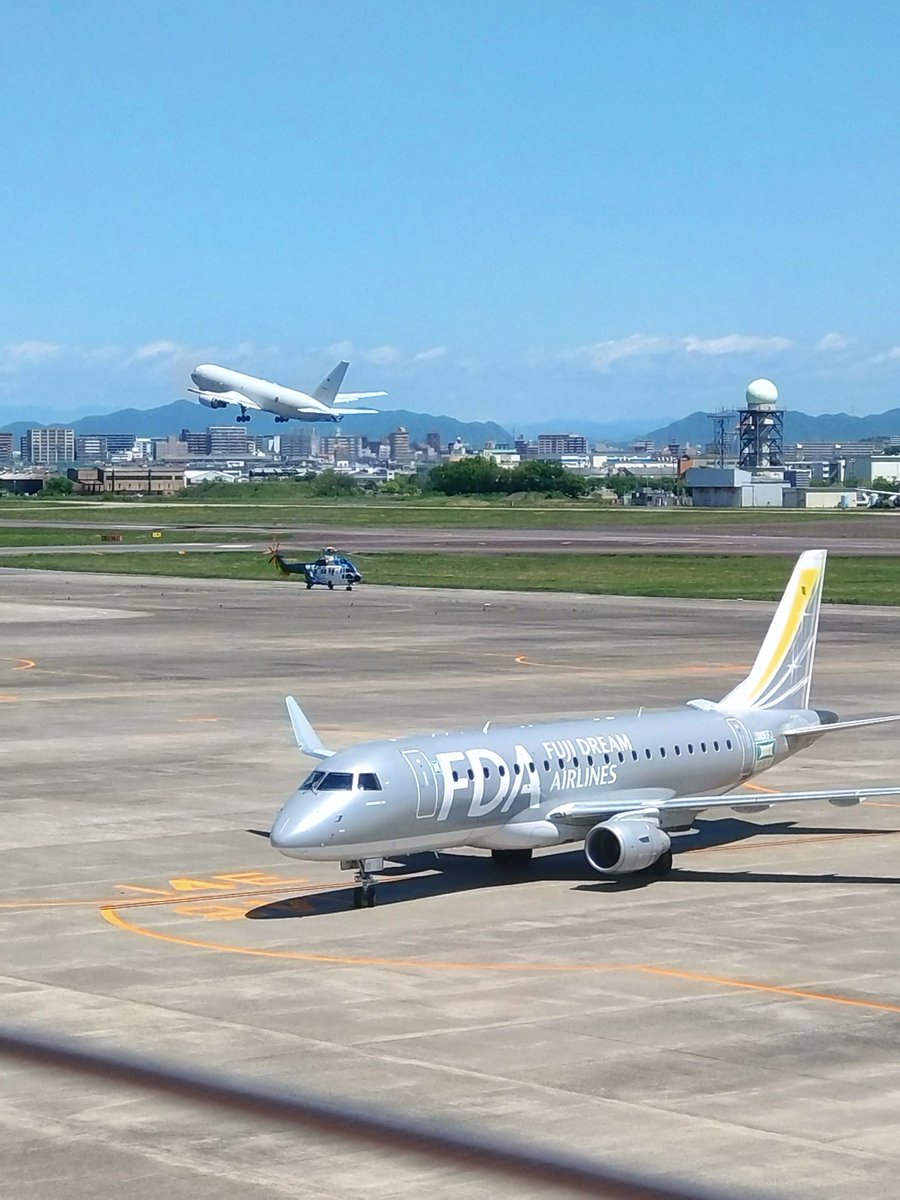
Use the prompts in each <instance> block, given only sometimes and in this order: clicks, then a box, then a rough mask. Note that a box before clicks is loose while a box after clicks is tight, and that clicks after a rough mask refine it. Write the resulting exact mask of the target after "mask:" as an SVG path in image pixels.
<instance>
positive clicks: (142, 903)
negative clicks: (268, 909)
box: [0, 871, 333, 909]
mask: <svg viewBox="0 0 900 1200" xmlns="http://www.w3.org/2000/svg"><path fill="white" fill-rule="evenodd" d="M214 878H215V879H227V880H229V881H230V883H228V884H220V883H216V882H214V881H213V880H190V881H187V880H183V879H178V880H170V881H169V882H170V883H173V884H174V883H179V884H184V883H186V882H190V883H191V884H192V885H201V886H202V885H203V884H205V885H206V887H207V888H208V899H209V900H210V901H222V900H240V899H244V898H246V897H248V896H250V897H252V896H264V895H268V893H270V892H283V891H284V889H285V888H286V887H288V888H290V887H306V888H308V889H310V890H311V891H319V890H327V889H329V888H331V887H332V886H333V885H332V884H330V883H320V884H314V883H310V881H309V880H308V879H307V878H305V877H302V876H301V877H299V878H292V879H282V878H279V876H277V875H272V874H269V873H268V872H266V871H234V872H230V873H229V874H227V875H217V876H215V877H214ZM235 883H244V884H248V885H251V886H250V889H249V890H247V891H238V890H235V889H234V888H233V885H234V884H235ZM116 887H118V888H122V889H124V890H125V891H129V892H140V893H141V894H142V898H141V899H135V900H129V899H128V898H127V897H122V896H109V897H107V898H105V899H103V898H98V897H96V896H94V897H92V898H91V899H85V900H82V899H79V900H6V901H0V909H4V908H12V909H16V908H93V907H94V906H95V905H97V906H100V907H103V906H104V905H114V906H115V907H116V908H144V907H147V906H152V905H157V904H158V905H167V904H184V902H185V899H186V897H185V895H184V891H185V890H191V891H193V890H194V889H193V886H192V887H191V888H190V889H184V888H182V889H180V890H179V889H175V888H172V889H169V890H166V889H165V888H149V887H141V886H140V885H139V884H136V883H119V884H116ZM222 887H226V888H232V890H228V891H221V890H219V889H221V888H222ZM146 896H151V897H152V899H146V898H144V897H146ZM190 899H191V902H192V903H200V902H202V901H203V899H204V897H203V896H200V895H192V896H191V897H190Z"/></svg>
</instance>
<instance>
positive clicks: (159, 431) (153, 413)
mask: <svg viewBox="0 0 900 1200" xmlns="http://www.w3.org/2000/svg"><path fill="white" fill-rule="evenodd" d="M236 411H237V410H236V409H231V410H226V409H208V408H203V407H202V406H201V405H199V404H194V403H192V402H191V401H190V400H175V401H174V402H173V403H172V404H164V405H162V406H161V407H160V408H123V409H120V410H119V411H118V412H112V413H106V414H105V415H104V414H100V415H98V416H92V417H79V418H78V419H77V420H75V421H54V422H52V424H54V425H64V426H65V427H66V428H69V429H74V430H75V433H76V435H78V434H84V433H133V434H134V435H135V436H136V437H166V436H167V435H168V434H178V433H180V432H181V430H182V429H190V430H192V431H193V432H201V431H202V430H204V429H208V428H209V426H210V425H230V424H232V423H233V421H234V415H235V413H236ZM48 424H49V422H46V421H14V422H13V423H12V424H10V425H4V426H3V427H2V429H0V432H2V433H12V434H13V435H14V436H16V437H21V436H22V434H23V433H24V432H25V430H26V429H43V428H46V426H47V425H48ZM399 425H402V426H403V427H404V428H405V429H407V430H409V436H410V440H411V441H413V442H424V441H425V435H426V434H427V433H431V432H433V431H435V432H437V433H439V434H440V435H441V441H442V442H444V443H446V442H452V441H455V440H456V438H458V437H459V438H462V440H463V441H464V442H467V443H468V444H469V445H470V446H473V447H476V448H478V449H481V448H482V447H483V446H484V444H485V442H487V441H493V442H498V443H501V444H503V443H507V442H509V441H510V434H509V432H508V431H507V430H506V429H504V428H503V426H502V425H497V424H496V423H495V422H494V421H458V420H457V419H456V418H455V417H445V416H432V415H431V414H430V413H417V412H407V411H406V409H402V408H400V409H390V410H387V411H385V412H379V413H375V414H373V415H372V416H369V417H345V418H344V419H343V421H341V423H340V426H334V425H332V424H331V423H327V422H324V421H323V422H319V423H318V425H317V426H316V428H317V429H318V430H319V432H320V433H334V432H337V431H340V432H341V433H344V434H365V435H367V436H368V437H373V438H382V437H386V436H387V435H388V434H389V433H391V432H392V431H393V430H395V429H396V428H397V427H398V426H399ZM245 428H246V429H247V430H248V431H249V432H250V433H266V434H268V433H294V434H295V433H298V432H299V431H300V430H301V429H304V428H306V429H308V428H309V425H308V424H307V423H306V422H303V423H301V422H299V421H290V422H289V423H288V424H286V425H282V424H278V425H276V424H275V419H274V417H270V416H268V414H266V413H254V414H253V418H252V420H251V421H250V424H249V425H247V426H245Z"/></svg>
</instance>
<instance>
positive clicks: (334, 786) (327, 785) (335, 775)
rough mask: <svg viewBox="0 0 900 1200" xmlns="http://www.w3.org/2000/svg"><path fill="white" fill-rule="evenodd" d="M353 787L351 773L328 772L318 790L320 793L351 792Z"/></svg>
mask: <svg viewBox="0 0 900 1200" xmlns="http://www.w3.org/2000/svg"><path fill="white" fill-rule="evenodd" d="M352 787H353V776H352V775H351V774H350V772H349V771H328V772H327V773H326V774H325V775H324V776H323V778H322V781H321V783H320V784H319V786H318V787H317V788H316V791H318V792H349V791H350V790H351V788H352Z"/></svg>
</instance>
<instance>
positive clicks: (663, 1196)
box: [0, 1028, 738, 1200]
mask: <svg viewBox="0 0 900 1200" xmlns="http://www.w3.org/2000/svg"><path fill="white" fill-rule="evenodd" d="M0 1055H4V1056H6V1057H7V1058H11V1059H17V1060H18V1061H19V1062H24V1063H30V1064H33V1065H37V1066H43V1067H50V1068H55V1069H57V1070H64V1071H69V1072H72V1073H74V1074H78V1075H88V1076H90V1077H92V1078H94V1079H102V1080H106V1081H107V1082H109V1083H114V1084H117V1085H120V1086H127V1087H129V1088H132V1089H134V1088H136V1089H139V1090H143V1091H149V1092H155V1093H157V1094H158V1095H161V1096H168V1097H171V1098H172V1099H176V1100H183V1101H187V1102H189V1103H191V1104H203V1105H206V1106H207V1107H211V1108H217V1109H222V1110H225V1111H228V1112H232V1113H235V1114H237V1115H240V1116H245V1117H252V1118H254V1119H256V1120H260V1121H267V1122H269V1123H270V1124H271V1123H272V1122H276V1123H277V1124H279V1125H292V1126H294V1127H295V1128H296V1129H302V1130H308V1131H311V1132H315V1133H324V1134H328V1135H331V1136H333V1137H336V1138H343V1139H347V1140H350V1141H356V1142H367V1143H369V1145H371V1146H372V1148H373V1149H374V1150H376V1151H377V1152H378V1153H379V1154H384V1153H386V1152H396V1151H402V1152H404V1153H407V1154H414V1155H418V1156H420V1157H423V1158H428V1159H431V1160H433V1161H435V1162H443V1163H447V1164H448V1165H450V1166H451V1167H453V1168H454V1169H455V1170H459V1169H460V1168H468V1169H470V1170H472V1171H479V1170H480V1171H490V1172H493V1174H494V1175H496V1176H505V1177H506V1178H507V1179H509V1180H511V1181H518V1182H519V1183H521V1184H530V1185H531V1186H532V1187H534V1186H542V1187H557V1188H565V1189H568V1191H569V1192H571V1193H573V1194H575V1195H580V1196H595V1197H604V1198H607V1200H738V1198H737V1197H736V1196H735V1193H734V1192H733V1191H729V1192H728V1193H727V1197H726V1193H725V1192H722V1191H712V1190H707V1189H704V1188H696V1187H689V1186H687V1185H680V1186H676V1185H673V1184H664V1183H659V1182H656V1181H655V1180H653V1179H651V1178H649V1177H647V1176H642V1175H635V1174H629V1173H627V1172H624V1171H618V1170H616V1169H614V1168H612V1167H608V1166H605V1165H604V1164H603V1163H599V1162H595V1161H592V1160H590V1159H587V1158H582V1157H579V1156H577V1155H571V1154H563V1153H560V1152H559V1151H556V1150H552V1149H548V1148H544V1149H539V1150H535V1149H530V1148H528V1147H525V1146H524V1145H522V1144H520V1143H516V1142H514V1141H511V1140H509V1139H506V1138H503V1137H487V1136H485V1135H484V1134H480V1133H473V1132H471V1131H469V1130H465V1129H461V1128H457V1129H455V1130H448V1129H447V1128H446V1127H445V1126H444V1127H442V1128H440V1129H438V1128H437V1126H436V1125H434V1124H430V1123H428V1122H425V1121H415V1120H410V1119H409V1118H407V1117H403V1116H399V1115H393V1114H387V1113H380V1112H376V1111H374V1110H373V1109H371V1108H367V1107H365V1106H363V1105H361V1104H354V1103H350V1102H346V1101H343V1102H341V1103H336V1102H334V1101H331V1100H322V1099H320V1098H319V1097H316V1096H313V1095H310V1094H308V1093H304V1092H299V1091H294V1090H290V1091H289V1090H287V1089H284V1088H279V1087H272V1086H266V1085H260V1084H246V1083H242V1082H239V1081H237V1080H234V1079H229V1078H227V1077H226V1076H224V1075H218V1074H215V1075H214V1074H208V1073H206V1072H200V1071H186V1070H184V1069H182V1068H180V1067H175V1066H171V1065H168V1064H164V1063H155V1062H153V1061H151V1060H150V1059H146V1058H137V1057H133V1056H130V1055H125V1054H112V1053H109V1052H106V1051H96V1050H91V1051H87V1050H83V1049H81V1048H80V1047H79V1046H78V1045H77V1044H75V1043H73V1042H70V1041H62V1040H58V1039H52V1038H43V1037H40V1038H39V1037H34V1036H32V1035H31V1034H26V1033H24V1032H22V1031H19V1030H11V1029H3V1028H0ZM442 1124H443V1123H442ZM584 1132H587V1131H584ZM572 1136H573V1139H575V1138H577V1137H578V1136H579V1133H578V1131H577V1130H573V1133H572Z"/></svg>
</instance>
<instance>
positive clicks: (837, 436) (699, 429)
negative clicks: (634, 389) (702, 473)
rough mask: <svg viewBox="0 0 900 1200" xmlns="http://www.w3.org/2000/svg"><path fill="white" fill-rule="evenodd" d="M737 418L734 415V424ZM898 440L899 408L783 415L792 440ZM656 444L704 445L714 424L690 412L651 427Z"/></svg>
mask: <svg viewBox="0 0 900 1200" xmlns="http://www.w3.org/2000/svg"><path fill="white" fill-rule="evenodd" d="M736 423H737V418H735V424H736ZM895 434H896V435H897V441H898V443H900V408H889V409H888V410H887V412H883V413H869V415H868V416H865V417H852V416H851V415H850V414H849V413H823V414H822V415H821V416H818V417H812V416H809V415H808V414H807V413H802V412H794V411H792V410H791V409H788V410H787V412H785V414H784V441H785V444H786V445H793V444H794V443H795V442H859V441H862V439H863V438H869V437H893V435H895ZM643 436H645V437H646V438H648V439H649V440H651V441H652V442H653V443H654V445H656V446H667V445H668V444H669V443H670V442H677V443H678V445H679V446H686V445H691V446H705V445H706V444H707V443H708V442H711V441H712V438H713V423H712V421H711V420H710V419H709V417H708V416H707V414H706V413H703V412H692V413H691V414H690V416H688V417H682V419H681V420H680V421H673V422H672V423H671V424H670V425H663V426H662V427H661V428H659V429H651V430H650V431H649V433H647V434H645V435H643Z"/></svg>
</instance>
